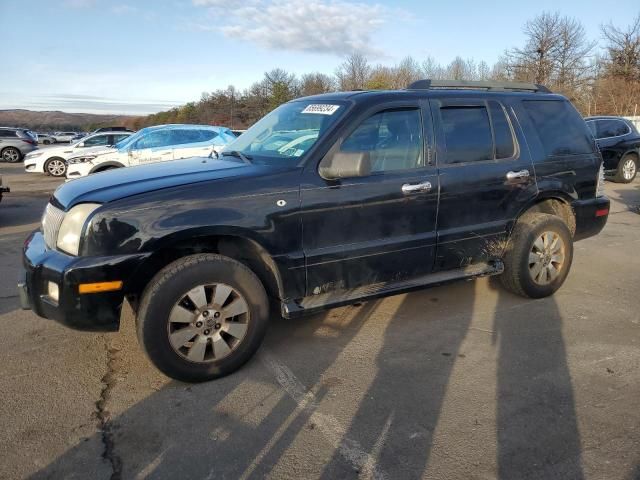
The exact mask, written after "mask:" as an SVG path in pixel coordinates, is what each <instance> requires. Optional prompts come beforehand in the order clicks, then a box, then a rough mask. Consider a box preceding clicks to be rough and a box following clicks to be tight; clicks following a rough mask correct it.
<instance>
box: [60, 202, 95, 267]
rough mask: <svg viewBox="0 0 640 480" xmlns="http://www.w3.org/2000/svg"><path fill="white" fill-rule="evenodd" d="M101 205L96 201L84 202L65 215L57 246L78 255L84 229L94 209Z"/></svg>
mask: <svg viewBox="0 0 640 480" xmlns="http://www.w3.org/2000/svg"><path fill="white" fill-rule="evenodd" d="M99 207H100V205H99V204H96V203H82V204H80V205H76V206H75V207H73V208H72V209H71V210H69V212H68V213H67V214H66V215H65V216H64V220H62V225H60V230H59V231H58V240H57V242H56V245H57V247H58V248H59V249H60V250H62V251H64V252H67V253H69V254H71V255H78V251H79V250H80V237H81V236H82V229H83V228H84V225H85V223H86V221H87V218H89V215H91V214H92V213H93V212H94V210H96V209H97V208H99Z"/></svg>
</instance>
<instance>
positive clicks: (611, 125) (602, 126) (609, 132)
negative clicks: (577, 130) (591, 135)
mask: <svg viewBox="0 0 640 480" xmlns="http://www.w3.org/2000/svg"><path fill="white" fill-rule="evenodd" d="M627 133H629V127H628V126H627V124H626V123H624V122H622V121H620V120H614V119H607V120H596V138H608V137H618V136H620V135H626V134H627Z"/></svg>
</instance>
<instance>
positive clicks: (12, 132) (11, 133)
mask: <svg viewBox="0 0 640 480" xmlns="http://www.w3.org/2000/svg"><path fill="white" fill-rule="evenodd" d="M15 136H16V131H15V130H0V137H5V138H6V137H15Z"/></svg>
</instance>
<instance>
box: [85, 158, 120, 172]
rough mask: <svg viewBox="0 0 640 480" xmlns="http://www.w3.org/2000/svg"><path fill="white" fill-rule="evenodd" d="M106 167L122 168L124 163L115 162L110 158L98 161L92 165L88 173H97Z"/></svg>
mask: <svg viewBox="0 0 640 480" xmlns="http://www.w3.org/2000/svg"><path fill="white" fill-rule="evenodd" d="M107 168H124V165H123V164H122V163H120V162H116V161H115V160H110V161H108V162H102V163H99V164H98V165H96V166H95V167H93V168H92V169H91V171H90V172H89V173H90V174H91V173H99V172H102V171H103V170H105V169H107Z"/></svg>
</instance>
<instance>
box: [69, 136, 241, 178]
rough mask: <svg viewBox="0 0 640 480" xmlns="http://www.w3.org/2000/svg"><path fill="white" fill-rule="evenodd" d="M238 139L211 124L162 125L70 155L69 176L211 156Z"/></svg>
mask: <svg viewBox="0 0 640 480" xmlns="http://www.w3.org/2000/svg"><path fill="white" fill-rule="evenodd" d="M233 140H235V137H234V136H233V134H232V133H231V131H230V130H229V129H228V128H223V127H212V126H209V125H179V124H175V125H158V126H155V127H147V128H143V129H142V130H139V131H138V132H136V133H134V134H133V135H131V136H130V137H129V138H128V139H127V140H126V141H125V142H122V143H120V144H118V148H116V149H109V150H104V151H102V152H92V153H90V154H84V153H83V154H78V155H73V156H71V157H69V159H68V164H69V167H68V169H67V178H68V179H73V178H79V177H84V176H87V175H89V174H91V173H96V172H103V171H105V170H111V169H114V168H120V167H130V166H133V165H142V164H145V163H154V162H164V161H167V160H174V159H179V158H188V157H194V156H208V155H210V154H212V152H213V151H214V150H215V151H218V150H221V149H222V147H224V146H225V145H227V144H229V143H231V142H232V141H233Z"/></svg>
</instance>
